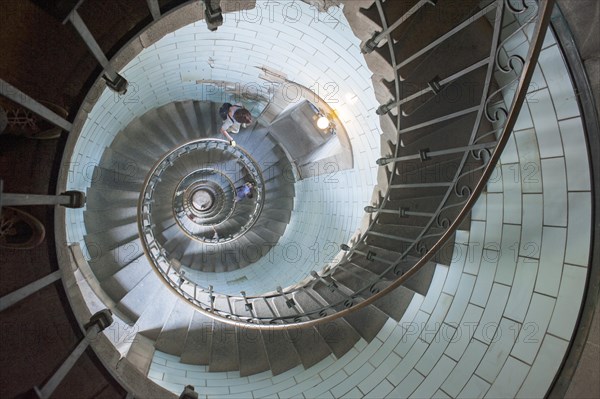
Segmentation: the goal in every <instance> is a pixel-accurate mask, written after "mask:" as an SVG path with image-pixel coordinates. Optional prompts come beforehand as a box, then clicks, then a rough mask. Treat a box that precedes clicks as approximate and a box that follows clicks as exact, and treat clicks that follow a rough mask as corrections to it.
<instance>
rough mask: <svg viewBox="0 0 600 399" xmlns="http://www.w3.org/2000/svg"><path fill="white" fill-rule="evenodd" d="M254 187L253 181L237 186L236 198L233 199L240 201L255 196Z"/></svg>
mask: <svg viewBox="0 0 600 399" xmlns="http://www.w3.org/2000/svg"><path fill="white" fill-rule="evenodd" d="M253 188H254V183H252V182H247V183H244V185H243V186H240V187H236V189H235V198H234V199H233V200H234V201H235V202H240V201H243V200H244V199H246V198H252V197H254V194H253V193H252V189H253Z"/></svg>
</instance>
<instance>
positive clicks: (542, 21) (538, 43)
mask: <svg viewBox="0 0 600 399" xmlns="http://www.w3.org/2000/svg"><path fill="white" fill-rule="evenodd" d="M522 2H523V8H522V9H518V8H516V7H514V6H513V5H512V4H509V2H508V0H494V2H492V4H496V5H497V7H498V9H499V10H500V11H498V12H497V14H496V18H500V25H501V21H502V13H503V10H504V8H505V7H506V9H507V10H509V12H512V13H514V14H517V13H522V12H523V11H524V10H525V9H527V5H525V0H522ZM376 4H377V7H378V9H379V12H380V16H381V18H382V21H383V25H384V26H383V28H384V30H387V22H386V21H385V16H384V13H383V8H382V5H381V2H380V0H376ZM553 5H554V0H540V1H539V6H538V14H537V19H538V21H537V24H536V26H535V29H534V34H533V37H532V40H531V45H530V47H529V51H528V55H527V57H526V59H524V60H523V59H519V61H520V62H522V64H523V66H522V73H521V77H520V79H519V80H518V87H517V90H516V94H515V96H514V97H513V100H512V104H511V106H510V107H509V108H508V110H506V109H503V108H499V109H494V112H493V114H490V113H489V112H490V110H489V109H488V107H490V100H491V99H492V98H493V97H494V96H495V95H496V94H497V93H498V92H499V90H497V91H494V92H492V93H491V94H489V93H488V92H489V87H490V82H491V73H492V72H493V71H494V67H495V66H498V67H499V68H500V69H502V70H504V68H502V66H500V65H499V64H497V63H498V62H499V54H500V51H501V49H502V47H503V45H504V43H505V42H506V40H508V39H505V40H504V41H502V42H499V37H500V31H499V29H500V28H501V26H500V25H498V24H497V25H496V29H495V32H494V41H493V43H492V53H493V54H494V55H495V56H494V58H493V63H492V62H490V63H489V64H490V65H489V66H488V71H487V77H486V86H485V90H483V98H482V105H481V106H480V107H479V109H478V111H477V112H478V116H477V123H476V124H475V127H474V129H473V131H472V134H471V138H470V145H469V146H467V147H464V148H462V149H461V150H463V152H464V154H463V157H462V159H461V164H460V165H461V166H460V167H459V168H458V170H457V172H456V174H455V176H454V178H453V181H452V183H453V185H451V186H450V187H449V189H448V190H447V191H446V194H445V196H444V199H443V200H442V201H441V203H440V205H439V206H438V208H437V211H436V212H435V213H434V216H433V217H431V218H430V220H429V222H428V223H427V225H426V226H425V227H424V228H423V229H422V231H421V233H420V234H419V236H418V238H417V239H415V240H414V241H413V242H412V243H411V244H410V245H409V247H408V249H407V250H405V251H404V252H403V253H402V254H401V255H400V256H399V259H398V260H396V261H395V262H393V263H391V264H390V266H389V267H388V269H387V271H391V270H394V271H395V269H396V267H397V266H398V264H399V262H400V261H401V260H402V259H404V258H405V257H406V256H407V254H408V251H410V250H412V249H416V250H417V251H423V254H422V256H421V257H420V259H419V260H418V261H417V262H416V263H415V264H414V265H413V266H412V267H411V268H410V269H408V270H406V271H405V272H403V273H402V274H401V275H400V276H398V278H396V279H395V280H386V282H387V283H389V285H387V286H386V287H385V288H383V289H381V290H380V289H378V288H377V287H375V286H376V284H377V283H378V282H381V281H382V280H381V279H379V280H377V281H369V282H368V283H365V287H363V288H362V289H359V290H356V291H355V292H354V293H353V294H351V295H346V297H345V298H344V299H343V300H340V301H337V302H335V303H330V304H328V305H327V306H322V307H318V308H316V309H311V310H309V311H304V312H298V313H297V314H295V315H292V316H280V317H258V316H254V315H252V316H241V315H238V314H235V313H234V312H233V311H232V310H231V301H236V300H240V301H245V302H247V301H249V300H261V299H262V300H266V299H269V298H275V297H283V299H286V300H287V295H290V294H293V293H294V292H296V291H299V290H302V289H305V288H307V287H309V286H311V285H312V284H314V283H315V282H316V281H323V280H324V279H325V277H328V276H330V275H331V273H329V274H327V275H325V274H324V275H322V276H320V275H318V274H317V275H313V279H311V280H309V281H308V282H307V283H305V284H304V285H302V286H300V287H298V286H295V287H294V288H293V289H292V290H289V291H284V290H282V289H279V290H278V292H277V293H271V294H265V295H258V296H246V295H245V294H244V293H242V295H241V296H234V295H224V294H218V293H216V292H214V291H213V290H212V287H208V288H205V287H200V286H199V285H197V284H196V283H193V282H189V280H186V279H185V277H184V276H181V275H178V274H176V275H177V277H178V278H179V279H180V281H179V282H175V281H173V280H171V279H168V278H167V279H166V280H167V282H168V286H169V288H170V289H171V290H172V291H173V292H175V293H177V294H178V295H182V296H184V297H185V298H186V299H188V300H189V301H190V302H191V303H192V304H193V305H195V306H196V308H197V309H198V310H199V311H200V312H202V313H204V314H205V315H207V316H208V317H211V318H214V319H217V320H219V321H221V322H224V323H227V324H232V325H235V326H238V327H243V328H252V329H262V328H268V329H277V330H285V329H293V328H298V327H307V326H313V325H316V324H320V323H325V322H329V321H331V320H334V319H337V318H340V317H344V316H347V315H349V314H350V313H353V312H355V311H357V310H359V309H361V308H364V307H366V306H369V305H371V304H373V303H374V302H375V301H377V300H378V299H380V298H382V297H383V296H385V295H387V294H388V293H390V292H392V291H393V290H394V289H396V288H397V287H399V286H400V285H402V284H403V283H405V282H406V281H407V280H408V279H409V278H410V277H412V276H413V275H414V274H416V273H417V272H418V271H419V270H421V268H422V267H424V266H425V265H426V264H427V263H428V262H429V261H430V260H431V259H432V258H433V257H434V256H435V254H436V253H437V252H438V251H439V250H440V249H441V248H442V247H443V246H444V245H445V244H446V243H447V242H448V241H449V240H450V238H451V237H452V236H453V235H454V234H455V232H456V231H457V230H458V227H459V226H460V224H461V222H462V221H463V220H464V219H465V218H466V217H467V215H468V214H469V212H470V211H471V209H472V208H473V206H474V204H475V202H476V201H477V199H478V198H479V196H480V195H481V193H482V192H483V190H484V189H485V186H486V185H487V182H488V180H489V178H490V177H491V176H492V173H493V172H494V169H495V167H496V164H497V162H498V160H499V159H500V156H501V153H502V151H503V150H504V148H505V146H506V144H507V142H508V139H509V137H510V134H511V132H512V129H513V128H514V126H515V123H516V121H517V117H518V114H519V112H520V109H521V107H522V105H523V103H524V101H525V98H526V94H527V89H528V86H529V82H530V81H531V77H532V75H533V72H534V69H535V67H536V63H537V59H538V56H539V53H540V50H541V47H542V44H543V39H544V35H545V32H546V30H547V27H548V25H549V20H550V15H551V13H552V8H553ZM535 19H536V16H533V17H531V18H530V19H529V20H527V21H525V23H524V24H523V26H522V27H521V28H520V29H521V30H522V29H524V27H525V26H526V25H527V24H529V23H531V22H533V21H534V20H535ZM509 38H510V36H509ZM387 42H388V47H389V48H390V52H391V60H392V63H393V64H394V65H393V67H394V70H396V61H395V59H396V57H395V54H394V48H393V43H392V40H390V38H389V33H388V40H387ZM515 59H517V58H515V57H513V56H511V57H509V59H508V60H507V70H508V71H511V72H514V71H515V69H516V64H515V63H514V60H515ZM492 64H494V65H492ZM513 82H514V80H513ZM513 82H510V83H509V84H511V83H513ZM395 88H396V99H399V98H400V83H399V79H398V77H397V78H396V80H395ZM396 107H397V110H398V115H401V111H402V110H401V104H398V105H397V106H396ZM387 111H389V109H388V110H387ZM387 111H386V112H387ZM502 116H504V117H505V119H504V118H502ZM483 117H485V118H487V119H488V120H489V121H490V122H498V123H499V122H501V119H504V126H503V127H502V128H496V129H494V130H492V131H491V132H487V133H485V135H484V136H479V137H477V134H476V133H477V129H478V127H479V124H480V121H481V118H483ZM396 127H397V131H398V133H399V136H398V145H396V149H395V153H394V158H392V159H389V158H388V159H383V160H381V162H380V164H381V165H382V166H385V165H386V164H388V163H392V162H393V163H394V170H395V164H396V162H399V161H401V160H402V159H403V157H399V155H400V151H401V146H400V145H399V144H400V133H401V129H400V128H401V126H400V118H399V117H398V118H397V121H396ZM500 129H502V133H501V134H500V136H499V138H498V139H497V141H496V142H495V149H494V150H493V151H491V150H490V149H489V146H490V144H486V143H479V144H477V143H478V141H480V140H481V139H482V138H484V137H487V136H490V135H492V134H495V133H496V132H497V131H499V130H500ZM492 144H494V143H492ZM425 156H427V154H425ZM469 156H472V157H474V158H475V159H477V158H485V157H488V156H489V160H488V161H487V162H484V166H481V167H477V168H475V169H473V170H469V171H464V170H463V167H464V166H465V163H466V161H467V159H468V157H469ZM479 170H483V171H482V175H481V177H480V178H479V180H478V181H477V183H476V185H475V187H474V188H473V189H472V190H471V189H470V188H469V187H466V186H464V187H460V189H459V187H458V183H459V181H460V180H461V179H462V178H464V177H465V176H467V175H468V174H470V173H473V172H474V171H479ZM149 176H150V175H149ZM392 183H393V174H392V175H390V176H389V179H388V186H389V187H391V186H392ZM389 187H388V193H389V189H390V188H389ZM457 190H458V191H457ZM453 193H454V194H456V195H457V196H458V197H467V198H466V199H464V201H462V202H459V203H458V204H449V205H448V204H446V201H447V200H448V198H449V196H450V195H451V194H453ZM140 200H141V197H140ZM387 201H388V195H387V193H386V195H385V196H384V197H383V200H382V203H381V204H380V206H379V209H377V210H375V212H376V214H375V216H374V217H373V220H372V221H371V222H370V223H369V228H368V229H367V230H366V231H365V232H364V233H363V234H361V235H360V238H359V239H358V240H357V241H356V243H355V244H354V245H353V247H352V248H350V247H349V246H344V247H345V249H346V250H348V251H349V252H350V254H352V253H359V252H360V251H359V250H358V249H357V248H356V247H357V245H358V243H361V242H363V241H364V240H365V239H366V237H367V236H368V235H369V233H370V230H371V229H372V227H373V226H374V224H375V223H376V222H377V219H378V217H379V216H380V214H381V211H382V210H383V209H384V207H385V204H386V202H387ZM140 203H141V202H140ZM458 206H462V208H461V209H460V211H459V212H458V214H457V216H456V217H455V218H454V220H453V221H450V220H449V219H447V218H441V216H442V213H443V212H444V211H445V210H447V209H450V208H454V207H458ZM434 223H436V224H437V227H440V228H444V229H445V230H444V232H442V233H431V234H427V233H428V232H429V230H430V228H431V227H432V226H433V224H434ZM142 233H143V232H142V230H141V229H140V235H142ZM438 236H439V238H438V239H437V241H436V242H435V243H434V244H433V245H432V246H431V247H430V248H429V249H427V248H426V247H425V246H424V244H423V242H422V240H424V239H430V238H434V237H438ZM144 250H145V251H146V249H144ZM155 270H156V269H155ZM332 270H335V267H334V268H333V269H332ZM387 271H386V272H387ZM330 272H331V270H330ZM168 273H169V271H167V275H168ZM383 274H385V273H382V274H380V275H379V277H381V275H383ZM159 275H160V276H161V277H162V278H165V276H163V275H162V274H161V273H160V272H159ZM181 280H183V283H182V282H181ZM185 285H189V286H190V287H191V288H190V287H184V288H186V289H187V290H188V291H189V290H190V289H193V294H190V292H188V291H185V290H182V288H181V287H182V286H185ZM198 290H200V292H201V293H202V294H205V295H206V296H207V299H208V301H201V300H199V299H197V296H198V295H197V293H198ZM367 290H368V291H369V293H371V294H373V295H371V296H369V297H367V298H364V299H363V300H362V301H357V299H360V294H361V293H363V292H365V291H367ZM216 295H220V297H219V298H222V299H224V300H225V301H226V302H227V304H228V306H227V307H228V309H226V310H220V309H216V308H215V306H214V304H215V296H216ZM338 307H342V308H343V309H342V310H337V311H335V312H334V313H331V314H327V311H329V310H331V309H335V308H338ZM312 316H316V318H314V319H312V318H311V317H312ZM303 318H308V319H309V320H302V319H303ZM288 320H289V323H288V324H278V322H286V321H288Z"/></svg>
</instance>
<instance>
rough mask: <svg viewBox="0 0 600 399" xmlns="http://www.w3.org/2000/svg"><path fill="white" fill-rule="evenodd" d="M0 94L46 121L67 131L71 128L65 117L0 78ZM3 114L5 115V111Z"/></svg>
mask: <svg viewBox="0 0 600 399" xmlns="http://www.w3.org/2000/svg"><path fill="white" fill-rule="evenodd" d="M0 95H3V96H4V97H6V98H8V99H9V100H11V101H13V102H14V103H16V104H19V105H20V106H22V107H23V108H26V109H28V110H30V111H31V112H33V113H34V114H36V115H39V116H41V117H42V118H44V119H46V120H47V121H48V122H50V123H52V124H54V125H56V126H59V127H61V128H63V129H65V130H66V131H67V132H70V131H71V129H72V128H73V125H72V124H71V123H70V122H69V121H67V120H66V119H65V118H63V117H61V116H59V115H57V114H56V113H55V112H54V111H51V110H50V109H49V108H47V107H45V106H44V105H42V104H40V103H39V102H37V101H35V100H34V99H33V98H31V97H29V96H28V95H27V94H25V93H23V92H22V91H21V90H19V89H17V88H16V87H14V86H13V85H11V84H10V83H8V82H6V81H4V80H2V79H0ZM4 114H5V115H6V113H4ZM6 123H7V124H8V119H7V120H6ZM0 124H2V123H0ZM0 132H2V126H0Z"/></svg>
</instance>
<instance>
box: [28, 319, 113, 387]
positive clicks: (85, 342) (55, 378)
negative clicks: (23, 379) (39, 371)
mask: <svg viewBox="0 0 600 399" xmlns="http://www.w3.org/2000/svg"><path fill="white" fill-rule="evenodd" d="M112 322H113V318H112V313H111V312H110V310H108V309H104V310H101V311H100V312H98V313H96V314H94V315H93V316H92V317H91V319H90V321H89V323H88V324H87V325H86V334H85V337H84V338H83V339H82V340H81V342H80V343H79V344H78V345H77V346H76V347H75V349H73V352H71V354H70V355H69V357H67V358H66V359H65V361H64V362H63V364H61V366H60V367H59V368H58V370H56V372H55V373H54V374H53V375H52V377H50V379H49V380H48V382H47V383H46V384H45V385H44V386H43V387H42V388H38V387H34V391H35V393H36V394H37V396H38V397H39V398H40V399H46V398H49V397H50V396H52V393H53V392H54V391H55V390H56V388H57V387H58V386H59V385H60V383H61V382H62V380H63V379H64V378H65V377H66V376H67V374H69V371H70V370H71V369H72V368H73V366H74V365H75V363H76V362H77V360H79V358H80V357H81V355H82V354H83V352H85V350H86V349H87V347H88V346H89V345H90V343H91V341H92V340H94V339H96V337H97V336H98V333H100V332H101V331H102V330H104V329H105V328H106V327H108V326H110V325H111V324H112Z"/></svg>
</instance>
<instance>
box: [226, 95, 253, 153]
mask: <svg viewBox="0 0 600 399" xmlns="http://www.w3.org/2000/svg"><path fill="white" fill-rule="evenodd" d="M249 123H252V115H251V114H250V111H248V110H247V109H246V108H244V107H242V106H241V105H239V104H236V105H232V106H231V107H229V112H227V118H226V119H225V120H224V121H223V125H221V133H222V134H223V135H224V136H225V137H226V138H227V140H229V144H231V145H232V146H234V147H235V141H234V140H233V138H232V137H231V136H230V135H229V133H231V134H238V133H239V131H240V127H246V125H248V124H249Z"/></svg>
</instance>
